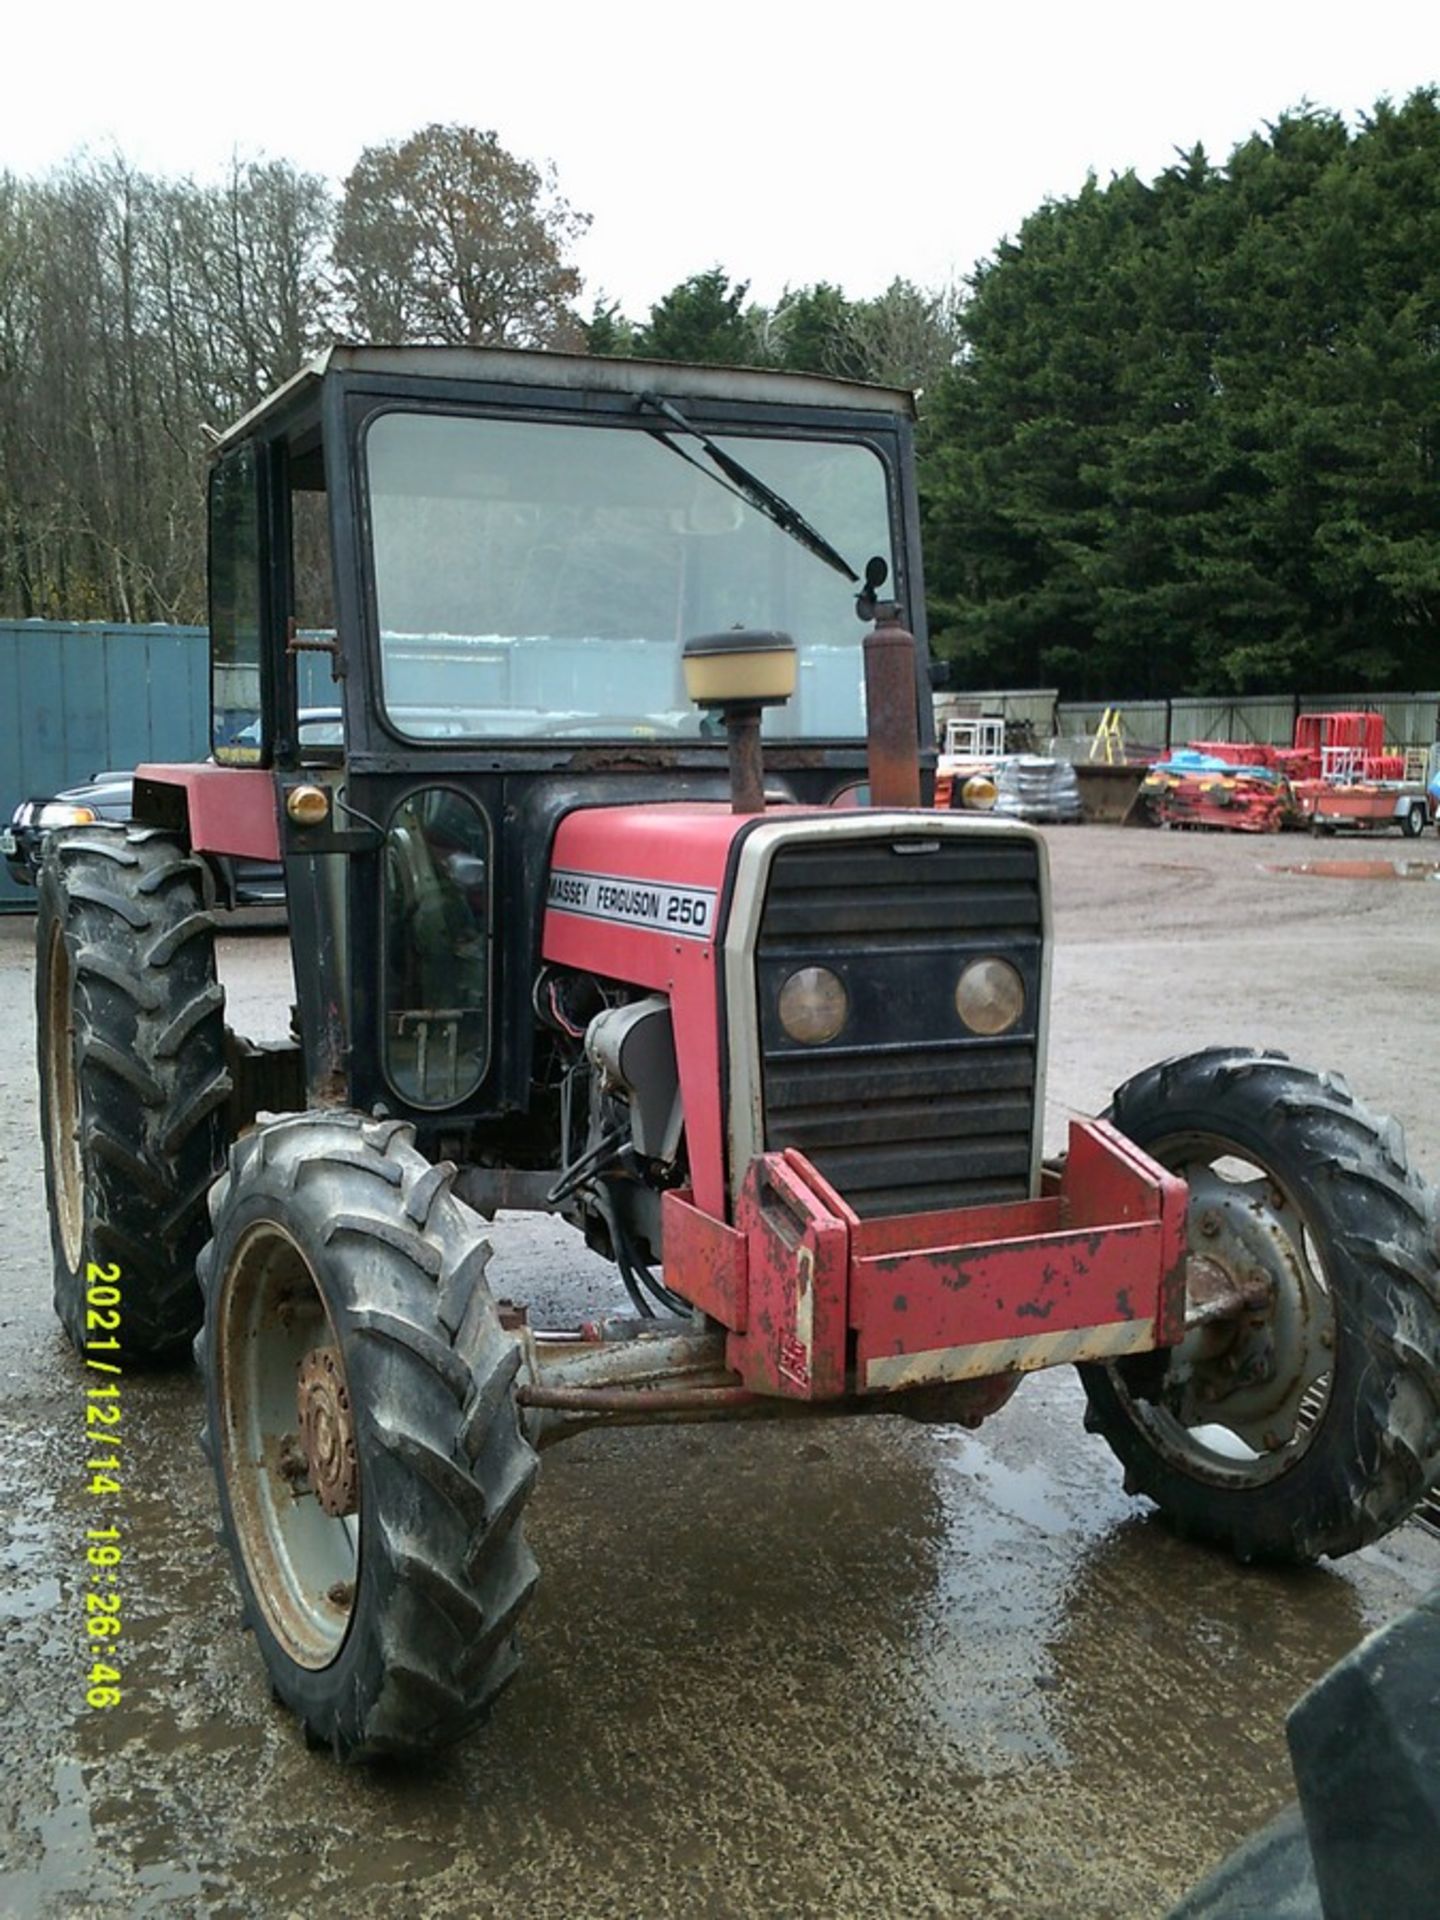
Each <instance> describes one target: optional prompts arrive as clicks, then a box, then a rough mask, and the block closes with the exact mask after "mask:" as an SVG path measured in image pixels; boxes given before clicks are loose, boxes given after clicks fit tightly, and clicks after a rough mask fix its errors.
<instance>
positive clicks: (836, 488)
mask: <svg viewBox="0 0 1440 1920" xmlns="http://www.w3.org/2000/svg"><path fill="white" fill-rule="evenodd" d="M716 443H717V444H718V445H719V446H720V447H722V448H723V449H724V450H725V451H726V452H727V453H729V454H731V455H732V456H733V458H735V459H736V460H739V461H741V462H743V464H744V465H745V466H746V467H747V468H748V469H749V470H750V471H751V472H752V473H754V474H755V475H757V476H758V477H759V478H760V479H762V480H763V481H764V482H765V483H766V485H767V486H768V487H770V488H772V489H773V490H774V491H775V492H776V493H778V494H780V495H782V496H783V498H784V500H785V501H786V502H788V503H790V504H791V505H793V506H794V507H795V508H796V509H798V511H799V512H800V513H801V514H803V516H804V517H805V519H806V520H808V521H809V522H810V523H811V525H812V526H813V527H815V528H817V529H818V530H819V531H820V532H821V533H822V534H823V535H824V538H825V539H826V540H827V541H828V542H830V543H831V544H832V545H833V546H835V547H837V548H838V549H839V550H840V551H841V552H842V553H844V554H847V555H850V556H858V557H859V562H860V564H861V565H863V564H864V562H865V561H866V560H868V559H869V558H870V557H871V556H872V555H879V556H880V557H882V558H883V559H884V560H885V562H886V564H887V566H889V567H890V568H891V571H892V573H893V555H892V552H891V541H890V512H889V502H888V496H887V486H886V473H885V467H884V465H883V463H882V461H881V460H880V458H879V456H878V455H877V454H876V453H875V451H874V450H873V448H871V447H868V446H865V445H862V444H860V443H858V442H854V441H817V440H779V439H771V438H765V437H755V436H751V435H745V436H739V435H729V436H724V437H722V436H719V435H717V436H716ZM687 450H688V449H687ZM697 457H698V460H699V462H700V467H697V465H696V464H694V462H692V461H690V460H686V459H682V458H680V457H679V456H678V455H677V453H676V451H675V446H674V445H673V444H672V445H667V444H666V443H665V441H664V440H663V439H661V438H659V437H657V435H656V434H655V433H654V432H651V431H646V430H644V429H643V428H635V427H628V426H627V427H618V426H617V427H611V428H609V429H608V430H607V428H605V427H601V426H598V425H597V426H576V425H564V424H560V423H556V422H552V421H541V420H515V419H505V420H489V419H480V418H474V417H468V416H467V417H453V416H448V415H441V414H415V413H400V412H394V413H385V414H382V415H380V416H379V417H378V418H377V419H375V420H374V421H373V422H372V423H371V425H370V428H369V432H368V435H367V438H366V458H367V468H368V475H369V483H370V518H371V533H372V540H373V553H374V567H375V592H376V602H377V608H378V615H379V625H380V647H381V676H382V685H383V692H384V699H385V704H386V707H387V709H388V711H389V713H390V716H391V719H392V720H393V721H394V722H395V724H396V725H397V726H398V727H399V728H400V729H401V730H402V731H403V732H405V733H408V734H410V735H412V736H414V737H417V738H429V739H453V738H457V737H475V736H482V737H483V736H491V737H495V736H505V737H509V738H512V739H513V738H517V737H519V738H525V737H534V738H537V739H538V738H554V737H564V736H571V737H579V738H585V737H587V736H588V737H591V738H607V737H608V738H614V737H616V736H621V737H629V738H664V737H666V736H669V735H677V734H678V735H690V736H692V737H694V736H698V735H700V734H701V733H702V732H703V733H706V734H709V733H712V732H714V731H715V730H716V723H715V721H714V720H713V718H712V719H707V720H705V721H704V722H703V723H702V716H701V715H700V714H699V713H698V712H697V710H696V709H695V708H694V707H692V706H690V705H689V703H688V702H687V700H686V698H685V690H684V682H683V677H682V673H681V665H680V653H681V648H682V647H683V645H684V643H685V641H686V640H687V639H689V638H691V637H692V636H694V635H698V634H706V633H716V632H720V631H722V630H723V629H726V628H730V627H762V628H776V629H779V630H781V631H783V632H786V633H789V634H790V635H792V636H793V638H794V640H795V643H796V647H797V649H798V653H799V672H798V676H797V687H796V692H795V696H794V698H793V699H792V700H791V701H790V702H789V704H788V705H787V706H785V707H781V708H770V709H767V711H766V714H765V719H764V728H765V732H766V734H767V735H769V736H771V737H774V738H781V739H784V738H803V739H826V738H830V739H834V738H841V739H853V738H855V737H856V736H858V735H861V734H863V733H864V730H865V721H864V687H863V665H862V654H861V642H862V641H863V639H864V634H865V627H864V625H863V623H862V622H861V621H859V620H858V619H857V618H856V616H855V589H854V587H853V586H852V585H850V584H849V583H847V582H846V581H845V580H844V579H843V578H842V577H841V576H840V575H839V574H837V573H836V572H835V571H833V570H832V568H831V567H829V566H827V564H826V563H825V561H824V560H823V559H821V558H820V557H819V556H818V555H817V554H815V553H814V552H812V551H810V550H809V549H808V548H807V547H805V546H804V545H802V544H801V543H800V542H799V541H797V540H796V539H795V538H794V537H792V535H791V534H789V533H787V532H786V531H785V530H784V529H783V528H782V527H780V526H777V525H776V524H775V521H774V520H773V519H772V518H770V517H768V516H767V515H766V514H763V513H761V512H759V511H757V510H756V508H755V507H753V506H752V505H750V503H749V502H748V501H747V500H745V499H743V498H741V497H740V496H739V495H738V494H737V493H736V492H735V491H734V490H733V489H732V488H731V487H729V486H728V485H727V484H726V483H725V481H724V480H723V478H721V477H720V476H719V474H718V473H717V472H714V471H713V470H712V467H711V463H710V461H709V458H708V455H707V454H706V453H705V452H704V451H703V450H697ZM702 468H703V470H701V469H702Z"/></svg>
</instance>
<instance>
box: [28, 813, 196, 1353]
mask: <svg viewBox="0 0 1440 1920" xmlns="http://www.w3.org/2000/svg"><path fill="white" fill-rule="evenodd" d="M36 1013H37V1027H38V1037H39V1069H40V1117H41V1131H42V1135H43V1138H44V1145H45V1173H46V1189H47V1193H48V1196H49V1205H50V1238H51V1245H52V1250H53V1255H54V1275H55V1310H56V1312H57V1314H58V1315H59V1317H60V1320H61V1322H62V1324H63V1325H64V1327H65V1330H66V1332H67V1333H68V1334H69V1336H70V1338H71V1340H72V1341H73V1342H74V1344H75V1345H76V1346H77V1347H81V1348H83V1346H84V1345H85V1343H86V1341H87V1339H92V1340H100V1339H112V1338H113V1339H116V1340H118V1341H119V1342H120V1346H119V1349H118V1351H119V1352H120V1353H121V1354H122V1355H123V1356H124V1357H125V1358H127V1359H130V1360H165V1359H170V1358H173V1357H175V1356H177V1355H180V1354H183V1353H184V1352H185V1351H186V1349H187V1347H188V1344H189V1342H190V1339H191V1337H192V1336H193V1334H194V1332H195V1329H196V1327H197V1326H198V1325H199V1323H200V1293H199V1288H198V1287H197V1285H196V1282H195V1256H196V1254H197V1253H198V1251H199V1249H200V1247H201V1245H202V1244H203V1242H204V1239H205V1227H206V1218H205V1193H206V1189H207V1188H208V1187H209V1185H210V1182H211V1180H213V1179H214V1177H215V1174H216V1172H217V1171H218V1169H219V1165H220V1161H221V1158H222V1155H223V1139H222V1128H223V1114H222V1109H223V1107H224V1104H225V1101H226V1099H227V1098H228V1096H229V1092H230V1078H229V1075H228V1074H227V1072H226V1069H225V1036H224V995H223V992H222V990H221V988H220V986H219V984H218V982H217V981H216V978H215V955H214V928H213V923H212V921H211V917H210V915H209V913H208V912H207V911H206V910H205V896H204V876H203V873H202V871H201V868H200V865H199V862H198V861H196V860H193V859H191V858H189V857H188V856H187V855H186V853H185V851H184V850H183V848H181V847H180V846H179V845H178V844H177V843H176V842H175V841H174V840H173V839H171V838H170V837H168V836H167V835H165V834H162V833H156V832H154V831H152V830H150V829H146V828H141V827H108V826H99V825H97V826H88V827H82V828H77V829H74V830H72V831H70V832H68V833H60V834H56V835H54V836H53V837H52V839H51V841H50V844H49V846H48V848H47V851H46V855H45V859H44V863H43V865H42V867H41V871H40V878H39V913H38V916H37V923H36ZM90 1262H95V1263H97V1264H99V1265H101V1266H103V1267H105V1268H106V1269H107V1271H108V1270H109V1269H111V1268H118V1270H119V1281H118V1284H119V1288H120V1294H121V1305H120V1307H119V1308H118V1309H115V1310H112V1311H110V1312H105V1313H101V1314H98V1315H96V1314H91V1313H89V1312H87V1306H86V1298H85V1296H86V1284H85V1273H86V1267H87V1264H88V1263H90ZM117 1321H118V1325H117V1324H116V1322H117ZM110 1351H112V1352H113V1351H116V1350H113V1349H112V1350H110Z"/></svg>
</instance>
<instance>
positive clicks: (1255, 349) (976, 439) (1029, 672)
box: [922, 88, 1440, 697]
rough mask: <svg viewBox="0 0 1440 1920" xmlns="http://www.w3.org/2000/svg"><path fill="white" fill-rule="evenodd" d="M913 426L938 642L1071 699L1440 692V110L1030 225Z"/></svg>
mask: <svg viewBox="0 0 1440 1920" xmlns="http://www.w3.org/2000/svg"><path fill="white" fill-rule="evenodd" d="M960 324H961V333H962V336H963V346H962V352H961V357H960V359H959V362H958V363H957V365H956V366H955V367H954V368H953V369H952V371H951V372H950V373H949V374H948V375H947V376H946V377H945V378H944V379H943V380H942V381H941V382H940V383H939V385H938V387H937V389H936V391H935V393H934V394H933V396H932V403H931V405H930V407H929V408H928V410H927V413H926V415H925V418H924V422H923V427H924V452H923V456H922V475H923V483H924V490H925V535H926V555H927V568H928V580H927V586H928V590H929V593H930V596H931V603H930V613H931V622H932V629H933V631H934V632H935V634H936V635H937V637H938V640H939V644H940V646H941V648H942V650H943V651H946V652H948V653H951V654H953V655H954V656H955V658H956V659H957V661H958V663H959V676H958V677H959V678H960V679H961V680H963V681H965V682H966V683H968V684H971V685H993V684H995V683H996V682H997V681H1000V682H1003V683H1004V684H1008V685H1019V686H1023V685H1037V684H1038V685H1058V686H1059V687H1060V688H1061V689H1062V692H1064V693H1065V694H1067V695H1080V696H1094V695H1108V696H1111V697H1118V696H1122V695H1129V696H1131V697H1135V696H1139V695H1145V694H1154V695H1161V694H1183V693H1196V694H1205V693H1219V692H1248V691H1258V690H1263V689H1272V690H1277V691H1280V690H1293V689H1296V688H1302V689H1306V690H1313V691H1317V692H1321V691H1342V690H1350V689H1366V688H1373V689H1377V690H1378V689H1383V688H1405V687H1412V688H1418V687H1423V688H1431V687H1434V686H1435V685H1436V684H1437V681H1440V653H1437V648H1436V638H1437V621H1440V468H1437V460H1440V104H1437V95H1436V91H1435V89H1434V88H1427V89H1422V90H1421V91H1418V92H1416V93H1415V94H1413V95H1412V96H1411V97H1410V98H1409V99H1408V100H1406V101H1405V102H1404V103H1403V104H1402V105H1399V106H1395V105H1392V104H1391V103H1389V102H1383V101H1382V102H1381V103H1380V104H1379V105H1378V106H1376V107H1375V109H1374V111H1373V112H1372V113H1370V114H1369V115H1367V116H1365V117H1364V118H1363V119H1362V120H1361V121H1360V122H1359V124H1358V126H1357V127H1356V128H1354V129H1353V130H1351V129H1349V128H1347V126H1346V124H1345V122H1344V121H1343V120H1342V119H1341V118H1340V116H1339V115H1337V114H1334V113H1330V112H1326V111H1322V110H1320V109H1318V108H1310V107H1306V108H1302V109H1300V110H1297V111H1295V112H1292V113H1288V114H1286V115H1284V116H1283V117H1282V118H1281V119H1279V120H1278V121H1277V122H1276V123H1275V124H1274V125H1273V126H1270V127H1268V128H1267V129H1266V130H1265V131H1264V132H1263V133H1259V134H1256V135H1255V136H1253V137H1252V138H1250V139H1248V140H1246V141H1245V142H1243V143H1242V144H1241V145H1240V146H1239V147H1237V148H1236V149H1235V151H1234V152H1233V153H1232V154H1231V156H1230V158H1229V160H1228V162H1226V164H1224V165H1223V166H1216V165H1214V164H1212V163H1211V162H1210V161H1209V160H1208V159H1207V157H1206V155H1205V154H1204V152H1203V151H1202V150H1201V149H1199V148H1196V149H1195V150H1194V151H1192V152H1188V153H1183V154H1179V155H1177V158H1176V161H1175V163H1174V164H1173V165H1172V166H1170V167H1169V168H1167V169H1166V170H1165V171H1164V172H1162V173H1161V174H1160V176H1159V177H1158V178H1157V179H1155V180H1153V181H1150V182H1143V181H1141V180H1139V179H1137V178H1136V176H1135V175H1134V174H1133V173H1127V174H1125V175H1124V176H1122V177H1120V178H1117V179H1114V180H1112V181H1111V182H1110V183H1109V184H1108V185H1104V186H1102V185H1100V184H1099V183H1097V182H1096V181H1095V180H1094V179H1091V180H1088V181H1087V182H1086V183H1085V185H1084V186H1083V187H1082V188H1081V190H1080V192H1079V193H1077V194H1076V195H1075V196H1074V197H1073V198H1070V199H1066V200H1061V201H1057V202H1055V203H1053V204H1047V205H1045V206H1042V207H1040V208H1038V209H1037V210H1036V211H1035V212H1034V213H1033V214H1032V215H1031V216H1030V217H1029V219H1027V220H1026V222H1025V223H1024V225H1023V226H1022V227H1021V229H1020V231H1019V233H1018V234H1017V235H1016V237H1015V238H1014V240H1013V241H1007V242H1005V243H1003V244H1002V245H1001V246H1000V247H999V248H998V249H997V250H996V252H995V254H994V256H993V258H991V259H989V260H987V261H986V262H984V263H983V264H982V265H981V266H980V268H979V269H978V270H977V271H976V273H975V275H974V277H973V279H972V281H971V283H970V286H969V290H968V297H967V299H966V301H965V304H964V307H963V310H962V313H961V319H960Z"/></svg>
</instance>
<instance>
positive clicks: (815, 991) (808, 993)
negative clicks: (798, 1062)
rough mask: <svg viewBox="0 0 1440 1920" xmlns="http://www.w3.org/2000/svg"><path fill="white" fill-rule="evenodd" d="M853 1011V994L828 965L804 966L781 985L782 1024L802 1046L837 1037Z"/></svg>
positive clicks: (817, 1044) (819, 1043)
mask: <svg viewBox="0 0 1440 1920" xmlns="http://www.w3.org/2000/svg"><path fill="white" fill-rule="evenodd" d="M849 1012H850V996H849V995H848V994H847V993H846V991H845V987H844V984H843V982H842V981H841V980H840V978H839V977H838V975H836V974H833V973H832V972H831V971H830V969H829V968H828V967H801V968H800V969H799V971H798V972H796V973H792V974H791V975H790V978H789V979H788V980H787V981H786V982H785V984H784V986H783V987H781V989H780V1024H781V1026H782V1027H783V1028H784V1029H785V1031H786V1033H788V1034H789V1036H790V1038H791V1039H792V1040H797V1041H799V1043H800V1044H801V1045H802V1046H806V1047H818V1046H821V1045H822V1044H823V1043H824V1042H825V1041H826V1040H833V1039H834V1038H835V1036H836V1034H837V1033H839V1031H840V1029H841V1028H842V1027H843V1026H844V1024H845V1021H846V1017H847V1016H848V1014H849Z"/></svg>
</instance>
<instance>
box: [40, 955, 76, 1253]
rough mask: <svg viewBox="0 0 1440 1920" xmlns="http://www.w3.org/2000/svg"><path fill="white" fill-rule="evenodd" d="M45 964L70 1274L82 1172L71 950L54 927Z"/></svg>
mask: <svg viewBox="0 0 1440 1920" xmlns="http://www.w3.org/2000/svg"><path fill="white" fill-rule="evenodd" d="M45 964H46V971H47V979H46V993H47V996H48V1006H49V1018H48V1020H47V1021H46V1035H45V1077H46V1084H47V1085H48V1087H49V1089H50V1129H49V1131H50V1169H51V1192H52V1193H53V1195H54V1199H55V1220H56V1223H57V1225H58V1226H59V1229H60V1247H61V1251H62V1252H63V1253H64V1256H65V1264H66V1265H67V1266H68V1267H69V1268H70V1270H71V1272H72V1273H73V1272H76V1271H77V1270H78V1269H79V1266H80V1255H81V1253H82V1251H83V1249H84V1242H85V1171H84V1168H83V1166H82V1165H81V1161H80V1101H79V1093H78V1089H77V1086H76V1079H75V1015H74V1011H73V1008H72V1005H71V999H70V991H71V972H70V950H69V948H68V947H67V946H66V944H65V934H64V931H63V929H61V928H60V927H58V926H57V927H55V928H53V929H52V930H51V934H50V951H49V953H48V954H47V956H46V962H45Z"/></svg>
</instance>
